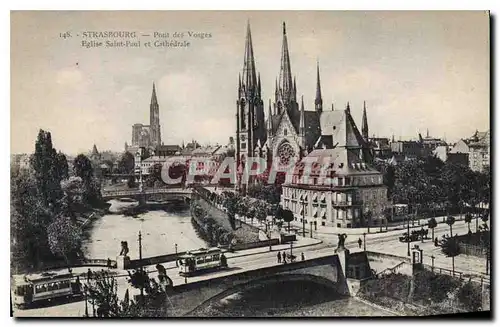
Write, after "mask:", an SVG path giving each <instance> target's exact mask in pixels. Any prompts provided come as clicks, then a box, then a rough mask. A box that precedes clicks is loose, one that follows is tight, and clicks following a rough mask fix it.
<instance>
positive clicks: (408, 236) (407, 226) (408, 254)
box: [406, 213, 410, 256]
mask: <svg viewBox="0 0 500 327" xmlns="http://www.w3.org/2000/svg"><path fill="white" fill-rule="evenodd" d="M407 217H408V223H407V224H406V233H407V243H408V251H407V253H406V255H407V256H410V214H409V213H408V215H407Z"/></svg>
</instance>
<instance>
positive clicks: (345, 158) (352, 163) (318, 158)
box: [301, 147, 380, 175]
mask: <svg viewBox="0 0 500 327" xmlns="http://www.w3.org/2000/svg"><path fill="white" fill-rule="evenodd" d="M326 160H329V161H326ZM308 161H309V162H310V161H313V162H318V163H324V162H330V163H332V164H333V167H332V169H334V170H335V173H336V174H339V175H357V174H360V175H362V174H364V175H366V174H380V172H379V171H378V170H376V169H375V168H373V167H372V166H371V165H369V164H367V163H366V162H365V161H364V160H363V159H362V158H361V157H360V156H359V150H355V149H348V148H345V147H335V148H333V149H316V150H313V151H312V152H311V153H309V155H308V156H307V157H305V158H303V159H302V160H301V162H308Z"/></svg>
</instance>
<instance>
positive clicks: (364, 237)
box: [363, 233, 366, 252]
mask: <svg viewBox="0 0 500 327" xmlns="http://www.w3.org/2000/svg"><path fill="white" fill-rule="evenodd" d="M363 250H364V251H365V252H366V233H363Z"/></svg>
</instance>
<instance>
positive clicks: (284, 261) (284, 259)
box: [283, 255, 286, 265]
mask: <svg viewBox="0 0 500 327" xmlns="http://www.w3.org/2000/svg"><path fill="white" fill-rule="evenodd" d="M283 264H285V265H286V255H284V256H283Z"/></svg>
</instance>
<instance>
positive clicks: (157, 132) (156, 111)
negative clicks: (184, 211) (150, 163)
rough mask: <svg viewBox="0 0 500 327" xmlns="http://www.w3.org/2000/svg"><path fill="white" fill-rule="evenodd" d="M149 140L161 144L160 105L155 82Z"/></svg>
mask: <svg viewBox="0 0 500 327" xmlns="http://www.w3.org/2000/svg"><path fill="white" fill-rule="evenodd" d="M149 141H150V145H152V146H155V147H156V146H159V145H161V128H160V106H159V105H158V99H157V98H156V86H155V83H154V82H153V92H152V93H151V104H150V105H149Z"/></svg>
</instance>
